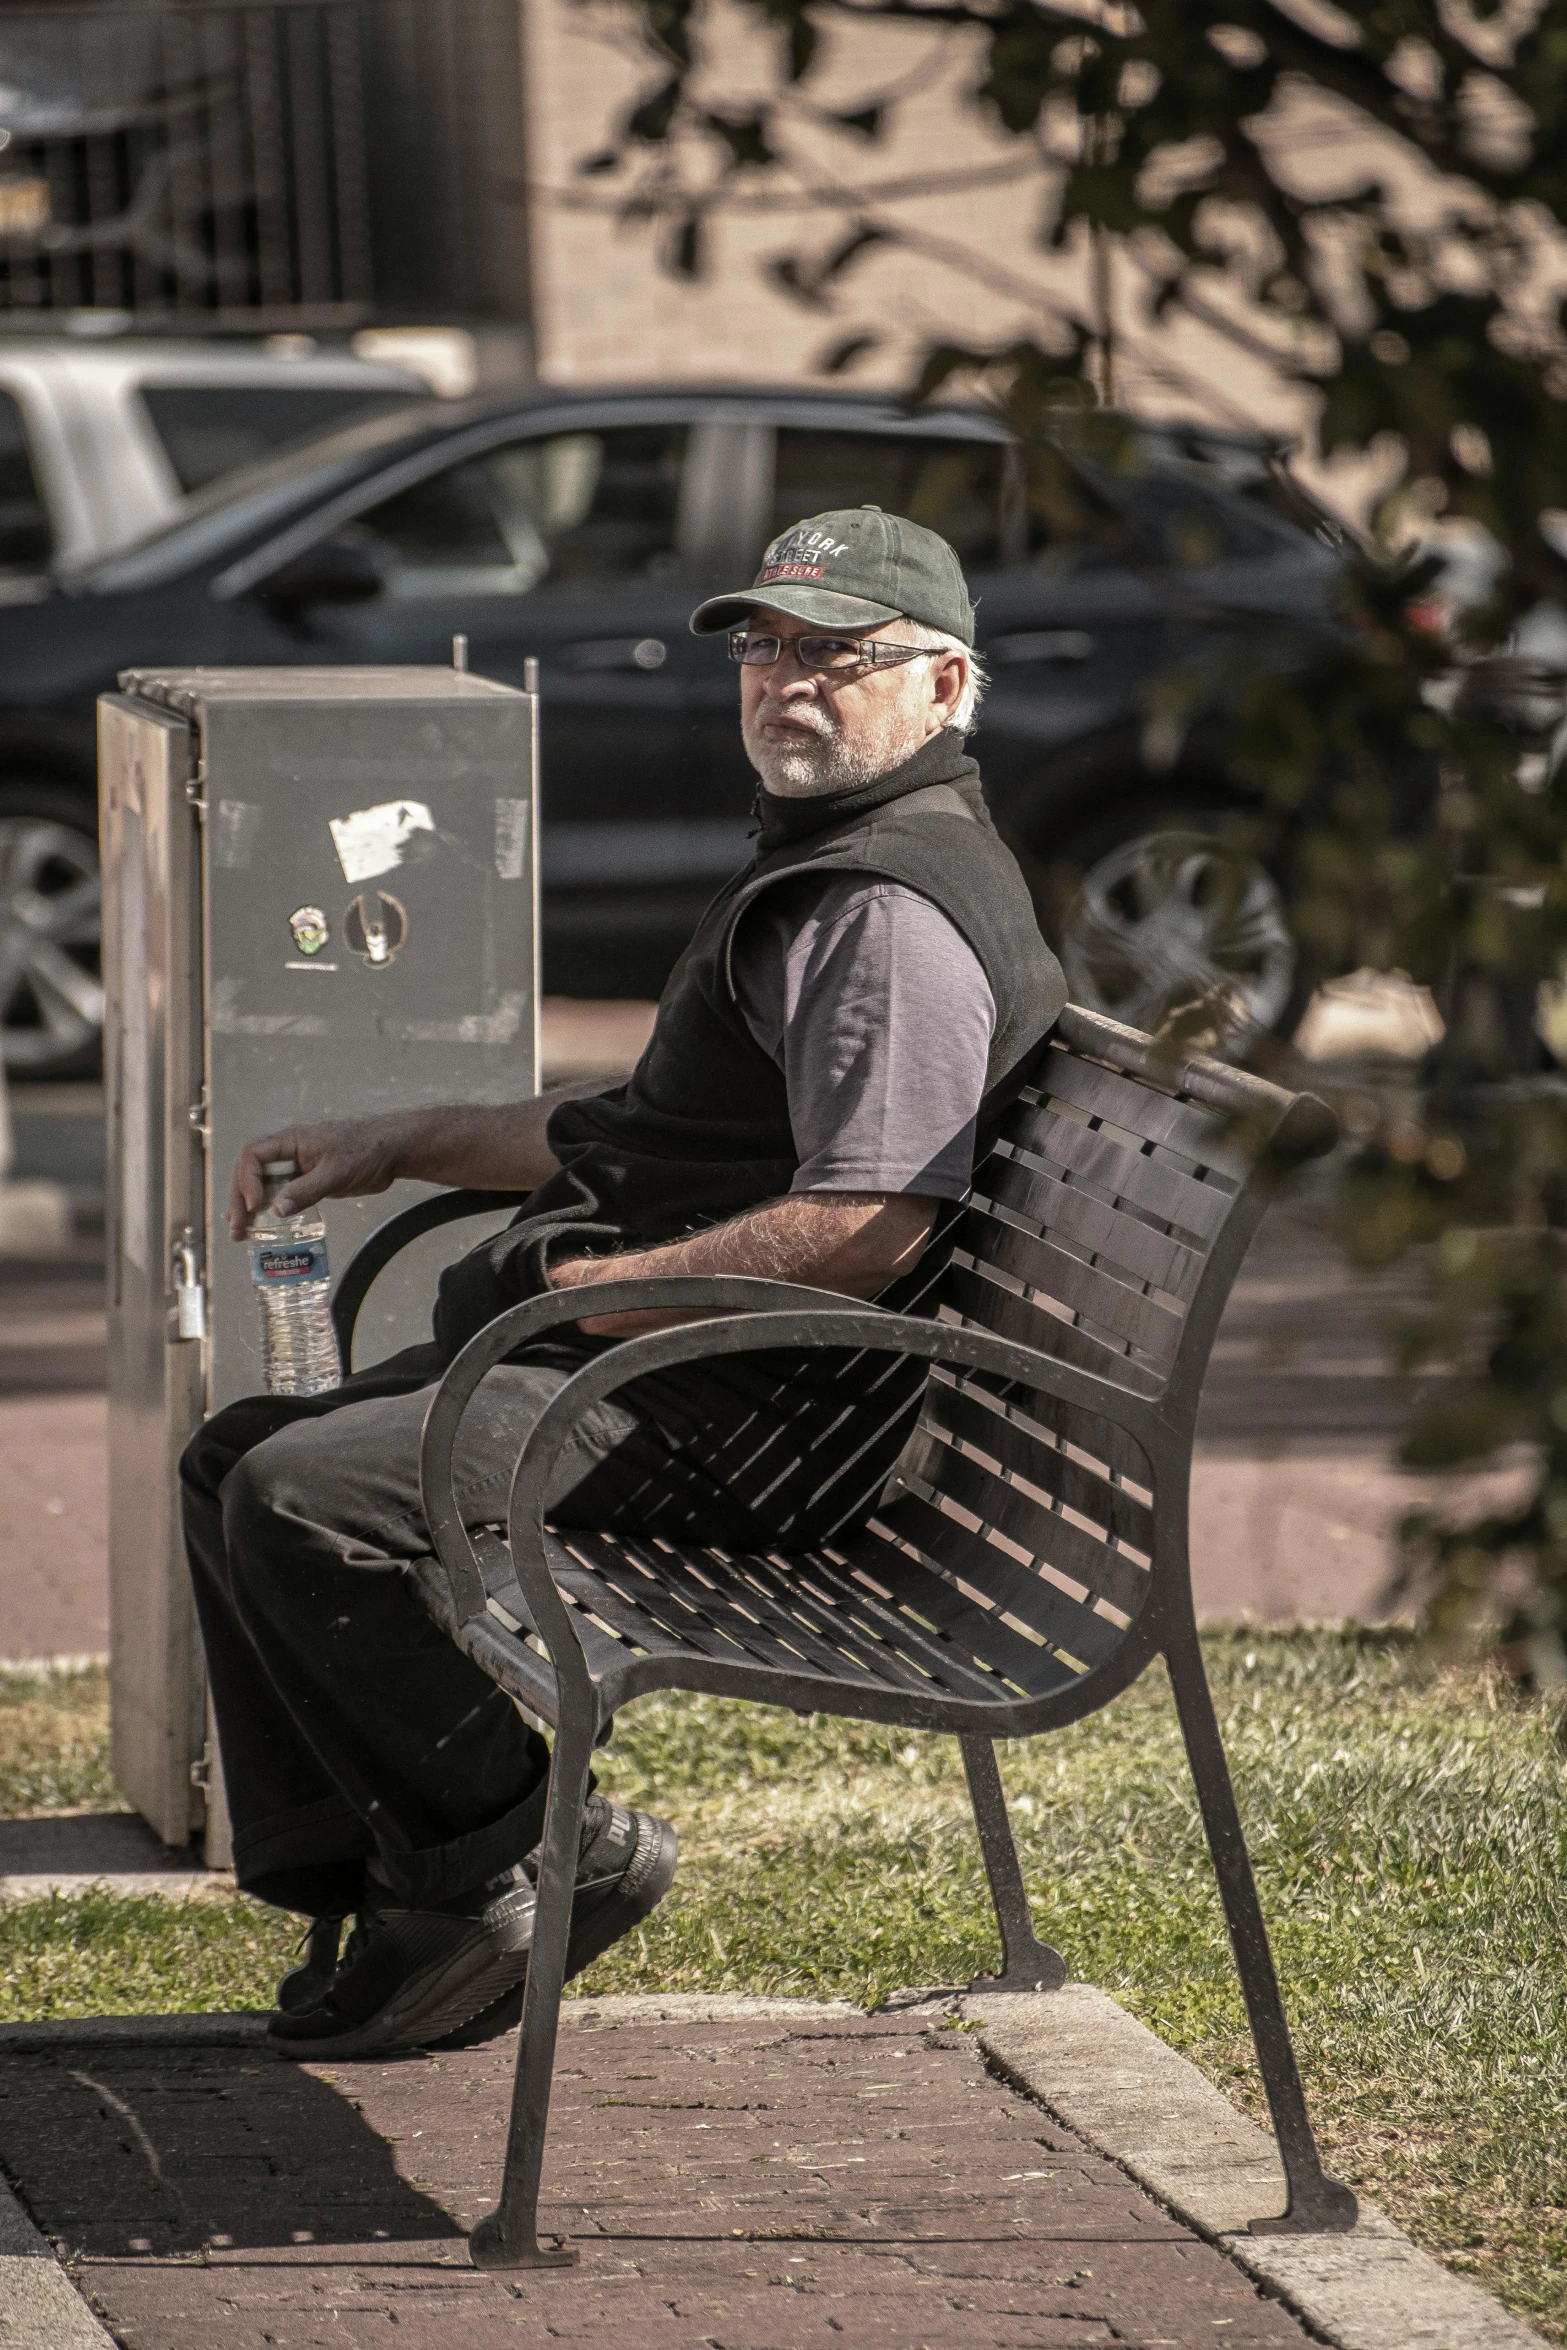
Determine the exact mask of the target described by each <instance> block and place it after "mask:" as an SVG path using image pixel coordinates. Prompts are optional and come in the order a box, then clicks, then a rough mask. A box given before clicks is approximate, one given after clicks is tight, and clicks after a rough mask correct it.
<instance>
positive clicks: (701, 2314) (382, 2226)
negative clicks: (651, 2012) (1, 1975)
mask: <svg viewBox="0 0 1567 2350" xmlns="http://www.w3.org/2000/svg"><path fill="white" fill-rule="evenodd" d="M937 2014H938V2011H936V2010H931V2009H927V2010H925V2011H923V2012H921V2013H910V2014H905V2015H902V2016H899V2015H890V2016H872V2017H866V2016H860V2015H856V2014H854V2013H852V2012H850V2011H848V2010H825V2009H817V2010H814V2011H813V2010H810V2009H808V2008H807V2009H801V2010H797V2011H795V2012H794V2013H792V2014H781V2013H779V2012H777V2011H775V2012H774V2013H773V2014H772V2015H770V2016H769V2015H766V2014H757V2013H755V2012H753V2013H752V2014H750V2015H747V2016H744V2017H741V2018H734V2019H726V2020H724V2021H719V2022H711V2021H703V2022H685V2021H681V2022H671V2021H667V2020H666V2021H661V2022H656V2023H648V2022H641V2021H636V2022H630V2023H627V2022H616V2023H612V2024H609V2025H606V2024H605V2023H604V2022H603V2021H602V2020H601V2012H596V2011H595V2010H594V2009H593V2008H592V2007H591V2006H589V2005H587V2004H586V2003H584V2005H583V2006H581V2007H578V2008H576V2009H573V2008H572V2007H570V2006H568V2010H567V2019H566V2023H565V2028H564V2030H563V2033H562V2042H561V2051H560V2059H559V2064H558V2068H557V2076H556V2080H557V2087H556V2102H555V2118H554V2126H553V2130H552V2135H551V2141H550V2160H549V2165H548V2170H547V2174H546V2196H547V2208H546V2213H545V2224H546V2225H547V2226H548V2227H550V2228H552V2229H555V2230H559V2231H569V2232H570V2234H571V2235H572V2237H573V2238H574V2240H575V2241H576V2242H577V2243H578V2245H579V2246H580V2247H581V2249H582V2264H581V2266H580V2267H579V2268H578V2269H576V2270H573V2271H555V2272H544V2273H542V2274H535V2275H532V2276H521V2277H518V2278H515V2279H507V2280H502V2279H499V2278H496V2277H491V2276H483V2275H480V2274H478V2273H477V2272H475V2271H474V2270H473V2269H471V2268H470V2267H469V2266H468V2264H467V2254H466V2248H465V2246H464V2243H463V2240H462V2234H461V2230H463V2229H465V2228H466V2227H467V2226H468V2225H469V2224H470V2223H471V2222H472V2221H473V2220H474V2219H475V2218H476V2217H477V2216H478V2215H479V2213H480V2212H482V2211H483V2210H485V2209H486V2208H487V2207H488V2205H489V2204H490V2202H491V2201H492V2200H493V2193H494V2187H495V2182H496V2178H497V2175H498V2167H499V2160H500V2148H501V2141H502V2134H503V2129H504V2115H505V2111H506V2101H507V2089H508V2084H509V2076H510V2070H511V2057H512V2050H513V2043H512V2042H511V2041H509V2040H508V2041H506V2042H503V2043H499V2044H497V2045H496V2046H495V2047H493V2048H489V2049H477V2050H472V2051H468V2052H466V2053H464V2054H462V2055H453V2056H446V2057H441V2058H429V2057H421V2058H411V2059H409V2060H408V2061H406V2062H403V2063H399V2064H388V2065H378V2064H358V2065H353V2064H343V2065H340V2066H338V2067H336V2068H329V2067H316V2066H310V2067H306V2066H298V2065H292V2064H289V2063H287V2062H285V2061H283V2060H281V2059H277V2058H272V2057H269V2056H268V2055H267V2054H266V2053H265V2052H264V2050H262V2049H259V2048H257V2047H254V2046H252V2047H234V2046H230V2047H207V2048H192V2047H187V2048H168V2047H164V2048H149V2049H135V2048H123V2047H122V2048H114V2047H103V2046H91V2045H87V2046H82V2047H79V2048H73V2047H72V2046H70V2045H69V2044H68V2043H67V2044H60V2043H56V2044H55V2045H53V2046H52V2047H50V2048H49V2049H48V2050H47V2051H46V2052H40V2053H37V2054H26V2055H15V2054H7V2055H5V2056H4V2057H0V2154H3V2156H4V2160H5V2166H6V2168H7V2170H8V2171H9V2172H10V2174H11V2175H12V2177H13V2178H14V2179H15V2180H16V2182H17V2185H18V2188H19V2189H20V2191H21V2193H22V2195H23V2197H24V2199H25V2201H26V2202H27V2204H28V2205H29V2206H30V2207H31V2210H32V2212H33V2215H34V2217H35V2218H36V2219H37V2220H38V2222H39V2224H40V2225H41V2226H42V2227H43V2228H44V2229H45V2231H46V2232H47V2233H48V2234H49V2235H51V2236H52V2237H53V2238H55V2239H56V2241H57V2243H59V2244H60V2246H61V2247H62V2248H63V2250H64V2252H65V2254H66V2257H67V2258H68V2259H69V2260H70V2261H71V2263H72V2267H73V2274H74V2275H75V2276H76V2278H77V2281H78V2283H79V2284H80V2285H81V2287H82V2289H83V2290H84V2291H85V2292H86V2293H87V2294H88V2295H89V2296H90V2298H91V2299H92V2301H93V2302H94V2304H95V2305H96V2306H97V2308H98V2309H99V2311H100V2312H101V2314H102V2315H103V2317H104V2318H105V2320H106V2322H107V2324H108V2325H109V2327H110V2328H111V2329H112V2331H113V2333H114V2335H115V2337H116V2338H117V2339H118V2340H119V2341H121V2342H122V2343H124V2344H125V2345H127V2350H264V2346H270V2345H287V2350H316V2346H318V2345H320V2346H324V2345H327V2344H334V2345H335V2344H343V2345H349V2344H357V2343H361V2342H368V2341H370V2340H372V2339H377V2340H378V2339H381V2338H383V2329H384V2328H386V2327H387V2326H388V2325H395V2326H396V2328H397V2333H396V2337H395V2338H396V2340H397V2342H398V2344H399V2345H400V2350H491V2346H492V2345H496V2346H498V2345H500V2344H503V2343H504V2344H506V2345H507V2346H508V2350H510V2346H511V2345H513V2344H515V2343H516V2342H517V2340H518V2339H519V2336H520V2337H522V2338H524V2339H526V2338H527V2337H528V2336H530V2335H532V2336H534V2337H535V2338H539V2339H547V2340H549V2341H550V2342H554V2343H561V2344H573V2343H580V2344H594V2345H596V2346H598V2350H604V2346H605V2345H608V2344H609V2343H610V2342H611V2341H612V2340H614V2339H616V2338H617V2337H618V2338H621V2339H624V2340H625V2341H626V2342H627V2343H628V2344H629V2345H632V2346H633V2350H817V2346H818V2345H820V2346H821V2350H828V2346H829V2345H830V2346H831V2350H1093V2345H1095V2344H1101V2343H1102V2344H1106V2345H1109V2344H1121V2345H1125V2346H1126V2350H1191V2346H1194V2345H1196V2344H1198V2343H1202V2344H1204V2345H1206V2346H1209V2350H1211V2346H1212V2345H1213V2344H1215V2343H1217V2342H1220V2341H1222V2342H1223V2343H1225V2344H1226V2345H1228V2346H1229V2350H1298V2346H1299V2345H1302V2344H1304V2343H1305V2342H1306V2341H1307V2340H1308V2339H1309V2338H1310V2337H1308V2336H1307V2335H1306V2333H1305V2332H1304V2330H1303V2329H1302V2328H1301V2327H1300V2326H1299V2325H1297V2323H1296V2322H1295V2320H1294V2319H1293V2318H1292V2317H1290V2316H1289V2315H1288V2314H1287V2313H1286V2312H1285V2310H1284V2309H1283V2308H1282V2307H1281V2306H1280V2305H1279V2304H1278V2303H1277V2302H1273V2301H1269V2300H1266V2299H1264V2298H1263V2297H1261V2296H1260V2295H1259V2294H1258V2292H1257V2291H1256V2290H1255V2288H1254V2287H1253V2286H1252V2285H1251V2284H1250V2283H1249V2282H1248V2280H1247V2279H1246V2278H1245V2277H1244V2276H1242V2275H1241V2273H1240V2272H1239V2271H1238V2270H1237V2269H1236V2268H1235V2267H1234V2266H1233V2265H1232V2264H1231V2263H1230V2262H1229V2261H1228V2260H1227V2259H1226V2258H1225V2257H1224V2255H1223V2254H1222V2253H1221V2252H1219V2251H1218V2250H1216V2249H1215V2248H1214V2247H1213V2246H1211V2245H1209V2244H1206V2243H1204V2242H1202V2241H1201V2240H1200V2239H1199V2238H1197V2237H1196V2236H1194V2235H1193V2234H1191V2233H1190V2232H1189V2231H1188V2230H1186V2229H1185V2228H1183V2227H1182V2226H1180V2225H1179V2224H1178V2223H1177V2222H1176V2221H1175V2220H1173V2219H1172V2218H1171V2217H1170V2215H1169V2214H1168V2213H1167V2212H1166V2211H1165V2210H1163V2209H1162V2208H1161V2207H1160V2206H1159V2205H1158V2204H1156V2203H1154V2202H1153V2201H1152V2200H1151V2199H1150V2198H1149V2197H1147V2196H1146V2195H1144V2194H1143V2193H1142V2192H1141V2190H1140V2189H1139V2188H1137V2187H1136V2186H1134V2185H1133V2184H1132V2183H1131V2182H1130V2181H1129V2180H1128V2179H1127V2177H1126V2176H1125V2174H1124V2173H1123V2172H1121V2171H1120V2170H1119V2169H1117V2168H1116V2166H1115V2165H1114V2164H1113V2163H1110V2162H1107V2161H1105V2160H1103V2159H1102V2158H1101V2157H1099V2156H1097V2155H1095V2154H1093V2153H1092V2152H1090V2151H1089V2150H1088V2148H1087V2147H1086V2146H1085V2145H1084V2144H1083V2142H1082V2141H1081V2140H1080V2139H1078V2138H1076V2137H1074V2136H1073V2135H1072V2134H1071V2133H1070V2132H1069V2131H1067V2130H1065V2129H1063V2128H1061V2127H1060V2126H1058V2125H1057V2124H1055V2123H1053V2122H1052V2121H1051V2120H1050V2119H1049V2118H1048V2117H1047V2115H1046V2114H1045V2112H1044V2111H1043V2109H1042V2108H1041V2107H1039V2106H1037V2105H1035V2104H1033V2103H1031V2102H1030V2101H1029V2100H1028V2099H1027V2098H1025V2097H1022V2096H1020V2095H1017V2094H1015V2093H1014V2092H1013V2091H1012V2090H1010V2089H1009V2088H1007V2087H1005V2086H1003V2085H1002V2084H1001V2083H1000V2082H999V2081H998V2080H996V2079H995V2078H993V2077H992V2075H991V2074H990V2073H988V2072H987V2071H986V2070H985V2068H984V2066H983V2063H982V2061H981V2058H980V2054H979V2051H978V2049H977V2047H976V2045H975V2042H974V2038H973V2036H972V2034H970V2033H967V2032H959V2031H952V2032H945V2031H942V2030H940V2029H939V2028H937V2023H936V2018H937Z"/></svg>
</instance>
